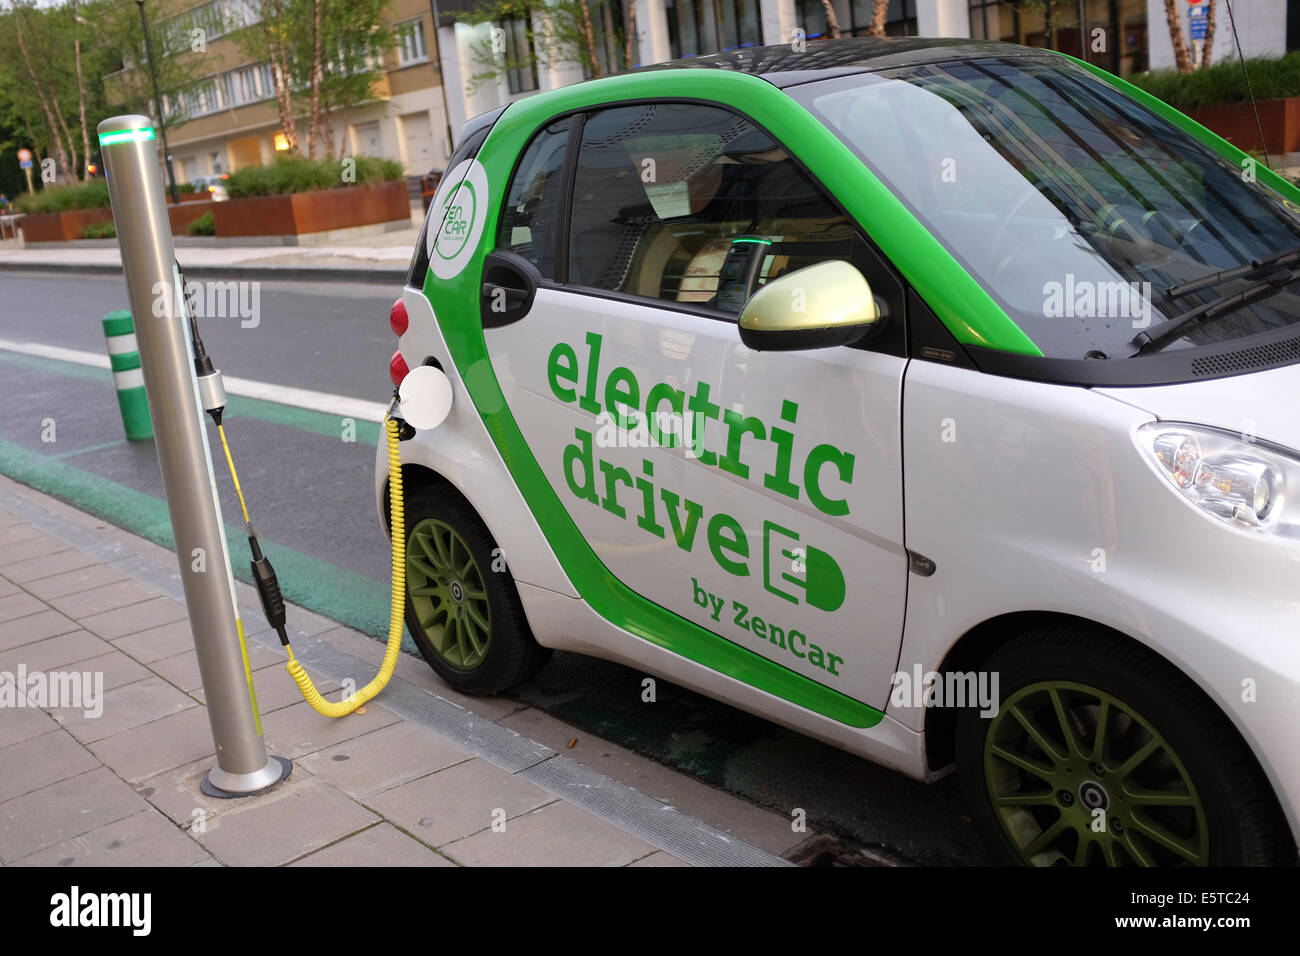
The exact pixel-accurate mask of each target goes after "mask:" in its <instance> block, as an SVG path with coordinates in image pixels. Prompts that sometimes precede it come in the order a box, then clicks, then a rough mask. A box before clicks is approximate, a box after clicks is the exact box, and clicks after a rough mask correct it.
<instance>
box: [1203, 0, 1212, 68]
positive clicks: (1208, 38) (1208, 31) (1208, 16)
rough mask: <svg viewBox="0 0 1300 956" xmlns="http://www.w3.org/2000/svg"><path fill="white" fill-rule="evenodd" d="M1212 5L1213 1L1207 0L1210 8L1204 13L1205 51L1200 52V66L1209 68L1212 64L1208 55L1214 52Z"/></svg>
mask: <svg viewBox="0 0 1300 956" xmlns="http://www.w3.org/2000/svg"><path fill="white" fill-rule="evenodd" d="M1214 3H1215V0H1209V4H1210V7H1209V9H1208V10H1206V11H1205V21H1206V23H1205V49H1204V50H1202V51H1201V66H1202V67H1206V66H1209V65H1210V63H1211V62H1212V61H1211V59H1210V54H1211V53H1213V52H1214V12H1215V11H1214Z"/></svg>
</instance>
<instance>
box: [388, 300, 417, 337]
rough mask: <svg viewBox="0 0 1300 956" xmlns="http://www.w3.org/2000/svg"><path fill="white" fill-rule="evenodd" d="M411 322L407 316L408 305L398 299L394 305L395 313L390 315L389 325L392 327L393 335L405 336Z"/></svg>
mask: <svg viewBox="0 0 1300 956" xmlns="http://www.w3.org/2000/svg"><path fill="white" fill-rule="evenodd" d="M410 321H411V320H410V319H409V318H407V315H406V303H405V302H403V301H402V300H401V299H398V300H397V301H396V302H394V303H393V311H392V312H390V313H388V324H389V325H390V326H392V329H393V334H394V335H405V334H406V327H407V326H408V325H409V324H410Z"/></svg>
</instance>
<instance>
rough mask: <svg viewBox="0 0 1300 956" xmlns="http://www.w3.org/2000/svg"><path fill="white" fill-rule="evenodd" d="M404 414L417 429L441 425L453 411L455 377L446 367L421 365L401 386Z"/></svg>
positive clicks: (400, 392)
mask: <svg viewBox="0 0 1300 956" xmlns="http://www.w3.org/2000/svg"><path fill="white" fill-rule="evenodd" d="M397 397H398V400H399V401H400V402H401V406H402V417H403V418H405V419H406V421H407V423H408V424H409V425H410V426H411V427H412V428H414V429H416V430H417V431H424V430H426V429H430V428H437V427H438V426H439V425H441V424H442V423H443V420H444V419H446V417H447V413H448V412H450V411H451V381H450V380H449V379H448V378H447V376H446V375H445V374H444V373H443V371H442V369H440V368H434V367H433V366H432V365H419V366H416V367H415V368H413V369H411V370H410V371H409V372H407V373H406V377H405V378H404V379H402V384H401V385H400V386H399V387H398V389H397Z"/></svg>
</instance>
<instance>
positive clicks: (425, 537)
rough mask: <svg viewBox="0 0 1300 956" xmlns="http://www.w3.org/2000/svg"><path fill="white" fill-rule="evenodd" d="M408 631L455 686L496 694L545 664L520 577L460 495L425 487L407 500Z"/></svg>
mask: <svg viewBox="0 0 1300 956" xmlns="http://www.w3.org/2000/svg"><path fill="white" fill-rule="evenodd" d="M406 528H407V530H406V626H407V628H408V629H409V630H410V632H411V636H412V638H413V639H414V640H415V644H416V647H418V648H419V650H420V654H421V655H422V656H423V657H424V659H425V660H426V661H428V663H429V665H430V666H431V667H432V668H433V669H434V670H435V671H437V672H438V674H439V675H440V676H441V677H442V678H443V679H444V680H446V681H447V683H449V684H451V686H452V687H454V688H456V689H457V690H459V691H462V692H463V693H467V694H495V693H498V692H500V691H502V690H505V689H506V688H507V687H511V686H513V685H514V684H517V683H519V682H520V681H524V680H527V679H528V678H529V677H531V676H532V675H533V674H534V673H536V672H537V670H538V669H540V668H541V666H542V665H543V664H544V663H545V662H546V660H547V658H548V657H549V651H547V650H546V649H545V648H543V647H541V646H540V645H538V644H537V642H536V641H535V640H534V639H533V635H532V632H531V631H529V629H528V622H527V620H526V619H525V617H524V610H523V606H522V605H521V604H520V601H519V594H518V592H517V591H516V590H515V585H514V579H513V578H512V577H511V576H510V571H509V569H508V568H507V566H506V564H505V561H504V558H503V555H502V554H501V550H500V549H499V548H498V547H497V546H496V543H495V542H494V541H493V540H492V537H491V535H490V534H489V533H488V530H487V527H486V526H485V525H484V524H483V522H482V520H481V519H480V518H479V516H478V515H477V514H476V513H475V512H474V510H473V508H471V507H470V505H469V503H468V502H466V501H465V500H464V499H463V498H461V497H460V495H458V494H457V493H456V492H454V491H451V490H450V489H448V488H445V487H434V488H421V489H420V490H418V491H416V492H414V493H413V494H411V495H410V497H409V498H408V499H407V502H406Z"/></svg>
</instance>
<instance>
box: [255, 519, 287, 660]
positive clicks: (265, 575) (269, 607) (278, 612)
mask: <svg viewBox="0 0 1300 956" xmlns="http://www.w3.org/2000/svg"><path fill="white" fill-rule="evenodd" d="M248 548H249V550H250V551H252V552H253V560H252V561H250V562H249V566H250V567H251V568H252V571H253V583H254V584H255V585H257V596H258V597H260V598H261V599H262V613H263V614H265V615H266V623H268V624H270V625H271V626H272V627H273V628H275V631H276V633H277V634H279V635H280V643H281V644H283V645H284V646H285V647H288V646H289V635H288V633H287V632H286V631H285V629H284V616H285V615H284V596H283V595H282V594H280V582H279V581H278V580H277V579H276V576H275V568H273V567H271V559H270V558H268V557H267V556H266V555H264V554H263V553H262V546H261V545H260V544H259V543H258V541H257V534H256V533H255V532H253V531H252V530H251V529H250V531H249V535H248Z"/></svg>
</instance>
